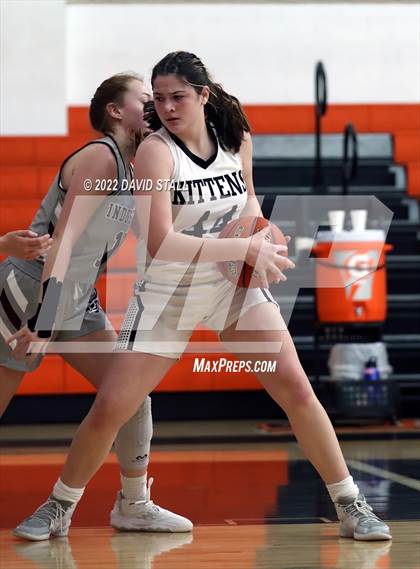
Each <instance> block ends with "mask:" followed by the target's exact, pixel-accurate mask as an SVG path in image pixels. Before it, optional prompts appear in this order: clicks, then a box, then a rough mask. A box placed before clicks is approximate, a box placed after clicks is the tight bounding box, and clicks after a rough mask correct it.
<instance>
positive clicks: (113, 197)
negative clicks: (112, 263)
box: [25, 136, 135, 284]
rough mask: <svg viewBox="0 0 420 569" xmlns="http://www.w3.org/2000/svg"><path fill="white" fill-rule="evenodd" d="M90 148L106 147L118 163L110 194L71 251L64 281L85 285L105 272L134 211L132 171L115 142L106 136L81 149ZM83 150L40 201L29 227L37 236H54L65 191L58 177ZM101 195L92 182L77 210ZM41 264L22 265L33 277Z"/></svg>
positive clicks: (54, 181)
mask: <svg viewBox="0 0 420 569" xmlns="http://www.w3.org/2000/svg"><path fill="white" fill-rule="evenodd" d="M90 144H105V145H106V146H108V147H109V149H110V150H111V152H112V153H113V155H114V157H115V160H116V163H117V180H116V181H112V182H113V183H112V186H111V188H112V192H111V193H109V192H108V193H107V197H106V198H105V199H104V200H103V201H102V203H101V205H100V206H99V207H98V209H97V210H96V211H95V213H94V214H93V215H92V217H91V218H90V220H89V222H88V224H87V226H86V227H85V229H84V231H83V233H82V235H81V236H80V237H79V239H78V241H77V243H76V244H75V246H74V247H73V251H72V255H71V260H70V264H69V267H68V270H67V274H66V279H69V280H72V281H79V282H83V283H86V284H93V283H94V282H95V281H96V279H97V278H98V276H99V275H100V273H101V272H102V271H103V270H104V268H105V265H106V262H107V260H108V259H109V258H110V257H111V255H113V254H114V253H115V252H116V251H117V249H118V248H119V246H120V245H121V244H122V242H123V240H124V238H125V236H126V234H127V232H128V229H129V227H130V225H131V222H132V219H133V217H134V211H135V210H134V199H133V196H132V193H131V191H130V189H129V187H130V181H131V179H132V170H131V167H130V171H129V172H126V168H125V164H124V160H123V158H122V156H121V153H120V150H119V148H118V145H117V144H116V142H115V140H114V139H113V138H112V137H111V136H106V137H104V138H101V139H98V140H94V141H92V142H89V143H88V144H86V145H85V146H83V147H82V148H86V146H89V145H90ZM82 148H79V149H78V150H76V152H74V153H73V154H71V155H70V156H69V157H68V158H66V160H65V161H64V162H63V164H62V165H61V168H60V170H59V172H58V173H57V175H56V177H55V178H54V180H53V182H52V184H51V186H50V188H49V190H48V192H47V194H46V196H45V197H44V199H43V200H42V203H41V205H40V207H39V209H38V211H37V213H36V215H35V217H34V219H33V221H32V224H31V226H30V229H31V230H32V231H35V232H36V233H37V234H38V235H44V234H45V233H49V234H50V235H52V234H53V232H54V229H55V226H56V225H57V222H58V219H59V217H60V214H61V210H62V207H63V203H64V199H65V196H66V190H65V189H64V188H63V187H62V185H61V173H62V171H63V168H64V166H65V164H66V163H67V161H68V160H69V159H70V158H71V157H72V156H74V155H75V154H77V152H79V151H80V150H82ZM110 182H111V181H110ZM105 183H106V181H105ZM100 195H103V191H101V190H100V185H99V184H97V183H96V181H95V180H92V188H91V190H90V191H86V196H85V195H81V196H78V197H77V198H76V199H77V200H80V202H79V203H78V204H77V207H78V208H79V207H83V200H84V199H88V200H92V199H97V198H98V197H99V196H100ZM75 211H77V210H75ZM70 215H71V214H70ZM64 231H65V230H64ZM44 260H45V258H44V257H38V259H36V260H35V261H25V265H27V268H31V269H32V271H31V272H32V273H33V272H34V271H36V272H38V273H39V274H40V275H41V274H42V267H43V263H44Z"/></svg>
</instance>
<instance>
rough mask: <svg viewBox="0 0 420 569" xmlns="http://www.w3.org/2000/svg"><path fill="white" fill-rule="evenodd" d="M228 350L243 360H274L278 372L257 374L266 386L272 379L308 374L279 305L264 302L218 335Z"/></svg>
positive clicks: (294, 378)
mask: <svg viewBox="0 0 420 569" xmlns="http://www.w3.org/2000/svg"><path fill="white" fill-rule="evenodd" d="M219 337H220V339H221V341H222V342H223V344H224V346H225V348H226V350H227V351H230V352H231V353H235V355H236V357H238V358H239V359H241V360H251V361H254V362H255V361H257V360H259V361H261V360H267V361H275V362H276V368H275V369H276V373H257V374H256V375H257V377H258V378H259V380H260V381H261V382H262V383H263V385H264V386H265V387H267V388H268V387H269V385H271V384H272V383H273V382H274V383H275V382H278V381H279V378H280V379H281V380H283V381H288V380H293V381H296V379H297V378H302V380H305V381H306V380H307V378H306V374H305V372H304V370H303V368H302V365H301V363H300V361H299V357H298V354H297V352H296V348H295V345H294V343H293V339H292V337H291V335H290V333H289V331H288V329H287V326H286V323H285V322H284V320H283V317H282V316H281V314H280V311H279V310H278V308H277V306H276V305H275V304H273V303H271V302H262V303H260V304H257V305H255V306H252V307H251V308H249V309H248V310H247V311H246V312H245V313H244V314H243V315H242V316H240V318H239V319H238V320H237V321H236V322H234V323H233V324H232V325H231V326H229V327H228V328H226V329H225V330H223V331H221V332H220V334H219Z"/></svg>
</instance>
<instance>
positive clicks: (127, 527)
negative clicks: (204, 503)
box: [110, 516, 193, 533]
mask: <svg viewBox="0 0 420 569" xmlns="http://www.w3.org/2000/svg"><path fill="white" fill-rule="evenodd" d="M124 522H125V519H121V518H118V516H112V517H111V522H110V523H111V527H113V528H114V529H117V530H119V531H141V532H158V533H189V532H191V531H192V529H193V528H192V527H191V528H189V529H171V528H162V527H157V526H155V527H153V526H149V527H138V526H135V525H134V524H127V523H124Z"/></svg>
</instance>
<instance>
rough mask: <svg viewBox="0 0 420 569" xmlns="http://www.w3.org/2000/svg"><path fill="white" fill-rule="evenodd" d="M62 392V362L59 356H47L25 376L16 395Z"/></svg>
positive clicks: (63, 387) (63, 388) (63, 389)
mask: <svg viewBox="0 0 420 569" xmlns="http://www.w3.org/2000/svg"><path fill="white" fill-rule="evenodd" d="M64 391H65V384H64V362H63V360H62V358H61V357H60V356H57V355H47V356H45V357H44V359H43V361H42V363H41V365H40V366H39V368H38V369H37V370H35V371H33V372H31V373H27V374H26V375H25V377H24V379H23V381H22V383H21V385H20V387H19V390H18V394H20V395H33V394H37V395H40V394H46V393H64Z"/></svg>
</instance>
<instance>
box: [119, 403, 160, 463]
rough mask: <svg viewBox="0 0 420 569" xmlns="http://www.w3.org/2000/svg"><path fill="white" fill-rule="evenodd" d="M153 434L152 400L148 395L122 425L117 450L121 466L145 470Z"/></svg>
mask: <svg viewBox="0 0 420 569" xmlns="http://www.w3.org/2000/svg"><path fill="white" fill-rule="evenodd" d="M152 436H153V421H152V401H151V399H150V397H147V398H146V399H145V401H144V402H143V403H142V405H141V406H140V407H139V409H138V410H137V411H136V413H135V414H134V415H133V416H132V417H131V419H129V421H127V423H125V425H123V426H122V427H121V429H120V430H119V431H118V434H117V437H116V439H115V452H116V454H117V457H118V462H119V464H120V467H121V468H125V469H134V470H135V469H138V470H143V469H144V468H146V467H147V465H148V464H149V455H150V442H151V440H152Z"/></svg>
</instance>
